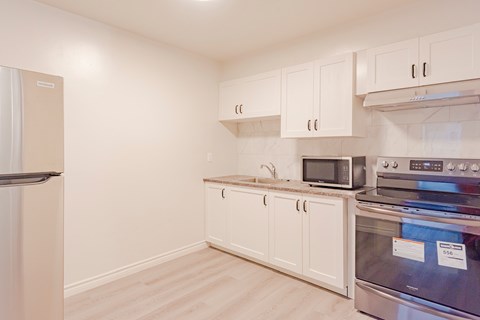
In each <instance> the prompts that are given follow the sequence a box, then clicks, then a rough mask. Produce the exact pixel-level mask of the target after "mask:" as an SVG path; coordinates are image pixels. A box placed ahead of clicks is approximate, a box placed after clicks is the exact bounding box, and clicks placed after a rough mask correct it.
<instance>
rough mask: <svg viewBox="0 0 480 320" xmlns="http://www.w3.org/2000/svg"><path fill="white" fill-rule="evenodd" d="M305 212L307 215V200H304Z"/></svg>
mask: <svg viewBox="0 0 480 320" xmlns="http://www.w3.org/2000/svg"><path fill="white" fill-rule="evenodd" d="M303 212H305V213H307V200H303Z"/></svg>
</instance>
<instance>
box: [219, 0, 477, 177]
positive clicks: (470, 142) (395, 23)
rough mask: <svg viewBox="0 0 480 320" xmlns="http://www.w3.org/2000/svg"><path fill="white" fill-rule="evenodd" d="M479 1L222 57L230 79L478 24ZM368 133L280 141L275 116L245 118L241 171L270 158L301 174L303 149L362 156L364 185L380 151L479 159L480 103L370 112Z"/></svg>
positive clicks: (427, 0)
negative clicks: (254, 119) (365, 169)
mask: <svg viewBox="0 0 480 320" xmlns="http://www.w3.org/2000/svg"><path fill="white" fill-rule="evenodd" d="M478 12H480V1H477V0H459V1H458V0H422V1H415V2H414V3H411V4H408V5H405V6H403V7H401V8H398V9H396V10H393V11H390V12H386V13H383V14H380V15H376V16H372V17H369V18H365V19H362V20H359V21H356V22H355V23H352V24H350V25H345V26H342V27H340V28H332V29H331V30H328V31H327V32H322V33H318V34H313V35H310V36H306V37H303V38H301V39H297V40H295V41H292V42H289V43H285V44H281V45H278V46H276V47H272V48H268V49H265V50H262V51H260V52H257V53H255V54H251V55H249V56H245V57H242V58H239V59H236V60H232V61H229V62H227V63H224V64H223V66H222V79H233V78H236V77H241V76H245V75H252V74H255V73H259V72H264V71H268V70H272V69H276V68H281V67H284V66H289V65H294V64H298V63H304V62H307V61H311V60H314V59H316V58H319V57H328V56H332V55H336V54H340V53H344V52H348V51H359V50H364V49H367V48H369V47H374V46H377V45H382V44H387V43H392V42H395V41H401V40H406V39H410V38H413V37H417V36H422V35H427V34H430V33H435V32H440V31H444V30H448V29H451V28H456V27H461V26H464V25H469V24H473V23H477V22H480V18H479V17H478ZM367 132H368V136H367V137H366V138H346V139H340V138H337V139H326V138H323V139H280V125H279V122H278V121H263V122H252V123H242V124H240V125H239V133H238V150H237V152H238V173H240V174H251V175H268V172H266V170H260V169H259V168H260V164H262V163H268V162H273V163H274V164H275V165H276V166H277V168H278V173H279V176H280V177H281V178H290V179H300V174H301V167H300V157H301V156H302V155H367V157H368V158H367V162H368V172H367V173H368V177H367V183H368V184H370V185H373V184H374V174H375V173H374V170H373V168H374V162H375V159H376V157H377V156H379V155H385V156H417V157H420V156H425V157H473V158H480V149H479V148H478V139H479V138H480V106H465V107H450V108H449V107H447V108H443V109H428V110H414V111H413V110H412V111H396V112H393V113H380V112H372V113H371V114H370V116H369V121H368V123H367Z"/></svg>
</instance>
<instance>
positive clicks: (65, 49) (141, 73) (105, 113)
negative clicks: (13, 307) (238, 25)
mask: <svg viewBox="0 0 480 320" xmlns="http://www.w3.org/2000/svg"><path fill="white" fill-rule="evenodd" d="M0 43H1V44H2V45H1V47H2V49H1V50H0V65H6V66H12V67H18V68H23V69H29V70H34V71H40V72H44V73H51V74H57V75H60V76H63V77H64V79H65V161H66V162H65V182H66V184H65V282H66V284H67V285H69V284H72V283H76V282H78V281H81V280H84V279H87V278H90V277H93V276H97V275H99V274H102V273H105V272H108V271H111V270H113V269H116V268H120V267H123V266H125V265H129V264H131V263H136V262H138V261H141V260H144V259H147V258H150V257H153V256H157V255H160V254H163V253H165V252H168V251H171V250H174V249H177V248H180V247H183V246H186V245H189V244H193V243H196V242H198V241H202V240H203V239H204V227H203V226H204V218H203V182H202V178H203V177H205V176H214V175H222V174H230V173H232V172H234V171H235V169H236V157H235V152H236V149H235V148H236V143H235V137H234V136H232V135H231V133H230V132H229V131H228V130H226V129H225V128H224V127H223V126H222V125H221V124H219V123H218V122H217V108H218V98H217V96H218V93H217V81H218V77H219V67H218V65H217V64H216V63H215V62H213V61H210V60H208V59H206V58H203V57H200V56H198V55H195V54H192V53H189V52H185V51H182V50H179V49H175V48H171V47H168V46H164V45H161V44H157V43H154V42H151V41H149V40H146V39H143V38H140V37H137V36H135V35H132V34H129V33H126V32H123V31H120V30H117V29H114V28H110V27H107V26H105V25H102V24H100V23H97V22H94V21H91V20H88V19H84V18H81V17H78V16H75V15H71V14H68V13H65V12H63V11H60V10H56V9H53V8H50V7H47V6H44V5H41V4H38V3H36V2H33V1H29V0H0ZM208 151H211V152H213V154H214V162H213V163H207V161H206V154H207V152H208Z"/></svg>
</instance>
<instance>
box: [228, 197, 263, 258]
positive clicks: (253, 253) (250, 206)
mask: <svg viewBox="0 0 480 320" xmlns="http://www.w3.org/2000/svg"><path fill="white" fill-rule="evenodd" d="M267 198H268V197H267V191H266V190H265V191H262V190H258V189H248V188H229V191H228V202H229V228H228V235H229V247H230V249H231V250H235V251H237V252H239V253H243V254H245V255H247V256H250V257H252V258H256V259H259V260H262V261H265V262H267V261H268V206H267V205H268V203H267V201H268V199H267Z"/></svg>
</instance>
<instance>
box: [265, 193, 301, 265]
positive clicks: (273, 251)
mask: <svg viewBox="0 0 480 320" xmlns="http://www.w3.org/2000/svg"><path fill="white" fill-rule="evenodd" d="M269 197H270V201H269V206H270V212H269V217H270V222H269V234H270V241H269V252H270V259H269V260H270V263H271V264H273V265H276V266H279V267H281V268H285V269H287V270H290V271H293V272H296V273H300V274H301V273H302V201H301V200H302V197H301V196H300V195H295V194H287V193H273V192H271V193H270V194H269Z"/></svg>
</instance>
